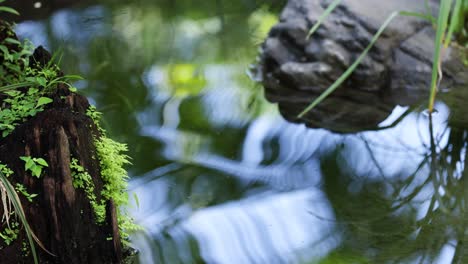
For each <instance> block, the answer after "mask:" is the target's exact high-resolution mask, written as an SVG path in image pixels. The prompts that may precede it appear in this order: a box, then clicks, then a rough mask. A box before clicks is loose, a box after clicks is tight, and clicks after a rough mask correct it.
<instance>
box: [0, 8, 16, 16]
mask: <svg viewBox="0 0 468 264" xmlns="http://www.w3.org/2000/svg"><path fill="white" fill-rule="evenodd" d="M0 12H7V13H10V14H14V15H17V16H19V13H18V11H16V10H15V9H13V8H11V7H7V6H0Z"/></svg>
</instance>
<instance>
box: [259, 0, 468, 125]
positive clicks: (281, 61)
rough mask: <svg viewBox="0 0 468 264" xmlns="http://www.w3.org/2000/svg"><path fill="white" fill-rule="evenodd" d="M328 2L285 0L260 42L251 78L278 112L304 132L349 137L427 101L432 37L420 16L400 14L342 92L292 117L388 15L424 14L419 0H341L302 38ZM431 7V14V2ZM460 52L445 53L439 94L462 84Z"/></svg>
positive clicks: (327, 83)
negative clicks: (399, 109)
mask: <svg viewBox="0 0 468 264" xmlns="http://www.w3.org/2000/svg"><path fill="white" fill-rule="evenodd" d="M330 2H331V1H324V0H290V1H289V2H288V4H287V6H286V7H285V8H284V10H283V12H282V14H281V18H280V22H279V23H278V24H277V25H275V26H274V27H273V28H272V29H271V31H270V33H269V36H268V38H267V39H266V40H265V42H264V43H263V46H262V52H261V55H260V63H259V65H258V66H257V68H256V70H257V74H258V75H259V76H258V77H259V79H260V80H261V82H262V84H263V86H264V87H265V91H266V97H267V99H268V100H270V101H271V102H275V103H278V105H279V109H280V112H281V114H282V115H283V116H284V117H285V118H286V119H288V120H290V121H293V122H301V123H305V124H306V125H308V126H310V127H322V128H326V129H329V130H332V131H336V132H354V131H360V130H366V129H373V128H376V127H377V125H378V124H379V123H380V122H381V121H383V120H384V119H385V118H386V117H387V116H388V115H389V114H390V113H391V111H392V110H393V108H394V107H395V106H396V105H414V104H416V103H419V102H421V101H422V100H427V98H428V95H429V86H430V81H431V71H432V57H433V53H432V52H433V48H434V35H435V32H434V30H433V28H432V26H431V24H430V23H428V22H427V21H425V20H423V19H420V18H416V17H405V16H399V17H397V18H396V19H395V20H394V21H392V23H391V24H390V25H389V27H388V28H387V29H386V30H385V31H384V33H383V34H382V36H381V37H380V38H379V40H378V41H377V43H376V45H375V46H374V47H373V48H372V49H371V51H370V52H369V54H368V55H367V56H366V57H365V59H364V60H363V61H362V63H361V64H360V65H359V67H358V68H357V69H356V70H355V71H354V73H353V74H352V75H351V76H350V77H349V78H348V79H347V80H346V81H345V82H344V83H343V84H342V85H341V87H339V88H338V89H337V90H336V91H335V92H334V93H333V94H332V95H331V96H330V97H329V98H327V99H326V100H325V101H323V102H322V103H321V104H319V105H318V106H317V107H316V108H314V109H313V110H312V111H310V112H309V113H307V114H306V115H305V116H304V117H303V118H297V115H298V114H299V113H300V112H301V111H302V110H304V109H305V108H306V107H307V105H309V104H310V103H311V102H312V101H313V100H314V99H315V98H317V97H318V96H319V95H320V94H321V93H323V92H324V91H325V90H326V89H327V88H328V87H329V86H330V85H331V84H332V83H333V82H334V81H335V80H336V79H337V78H338V77H339V76H341V74H342V73H343V72H344V71H345V70H346V69H347V68H348V67H349V66H350V65H351V64H352V63H353V62H354V61H355V60H356V59H357V57H358V56H359V55H360V54H361V52H362V51H363V50H364V49H365V47H366V46H367V45H368V44H369V43H370V41H371V39H372V37H373V35H374V34H375V33H376V32H377V30H378V29H379V27H380V26H381V25H382V24H383V23H384V21H385V20H386V19H387V17H388V16H389V15H390V14H391V13H392V12H394V11H399V10H404V11H411V12H419V13H424V12H425V5H424V2H425V1H424V0H417V1H405V0H389V1H378V0H348V1H343V2H342V3H341V4H340V5H339V6H338V8H337V9H335V10H334V11H333V12H332V13H331V15H330V16H329V17H328V18H327V19H326V20H325V22H324V23H323V24H322V25H321V27H320V28H319V29H318V30H317V31H316V32H315V33H314V34H313V35H312V36H311V37H310V39H307V33H308V31H309V29H310V28H311V27H312V26H313V25H314V23H315V22H316V21H317V19H318V17H319V16H320V15H321V14H322V13H323V12H324V11H325V9H326V8H327V7H328V5H329V3H330ZM430 8H431V10H432V11H433V12H435V11H436V10H437V8H438V6H437V3H436V1H430ZM462 52H466V50H464V49H462V48H460V47H457V46H456V45H452V46H451V47H449V48H448V49H446V51H445V52H444V57H443V73H444V78H443V80H442V83H441V87H444V89H449V90H450V89H454V88H455V87H461V86H463V85H465V86H466V84H468V80H467V79H468V78H467V75H468V74H467V68H466V67H465V66H464V65H463V63H462V61H461V59H460V57H461V56H460V53H462Z"/></svg>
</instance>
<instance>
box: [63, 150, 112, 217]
mask: <svg viewBox="0 0 468 264" xmlns="http://www.w3.org/2000/svg"><path fill="white" fill-rule="evenodd" d="M70 169H71V175H72V183H73V187H75V189H82V190H84V191H85V193H86V197H87V198H88V200H89V202H90V204H91V208H93V211H94V215H95V217H96V222H97V223H99V224H101V223H103V222H104V220H105V219H106V206H105V204H104V203H99V202H98V200H97V198H96V194H95V193H94V189H95V186H94V183H93V179H92V178H91V175H89V173H88V172H87V171H86V170H85V169H84V168H83V166H81V165H79V161H78V160H77V159H75V158H72V160H71V163H70Z"/></svg>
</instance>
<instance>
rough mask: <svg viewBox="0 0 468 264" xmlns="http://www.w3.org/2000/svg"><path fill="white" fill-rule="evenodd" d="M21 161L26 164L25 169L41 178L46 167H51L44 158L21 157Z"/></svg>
mask: <svg viewBox="0 0 468 264" xmlns="http://www.w3.org/2000/svg"><path fill="white" fill-rule="evenodd" d="M20 159H21V160H22V161H24V162H25V164H24V169H25V170H26V171H28V170H29V171H31V175H32V176H34V177H36V178H40V177H41V174H42V170H43V168H44V167H49V164H47V161H45V160H44V159H43V158H32V157H30V156H21V157H20Z"/></svg>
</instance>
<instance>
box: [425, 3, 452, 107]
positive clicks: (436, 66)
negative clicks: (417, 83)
mask: <svg viewBox="0 0 468 264" xmlns="http://www.w3.org/2000/svg"><path fill="white" fill-rule="evenodd" d="M451 5H452V0H442V2H441V5H440V9H439V15H438V18H437V32H436V38H435V42H434V44H435V45H434V46H435V48H434V58H433V62H432V79H431V91H430V95H429V106H428V110H429V112H432V111H433V110H434V102H435V96H436V93H437V86H438V83H439V82H440V80H441V79H442V71H441V69H440V66H441V65H440V63H441V61H440V59H441V58H440V57H441V56H440V55H441V50H442V44H443V41H444V35H445V30H446V29H447V22H448V17H449V13H450V8H451Z"/></svg>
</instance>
